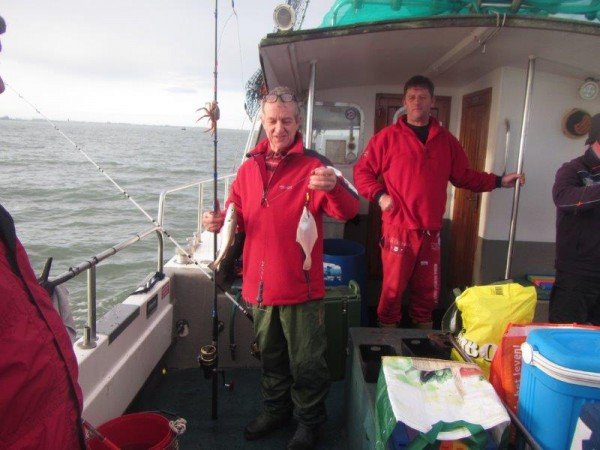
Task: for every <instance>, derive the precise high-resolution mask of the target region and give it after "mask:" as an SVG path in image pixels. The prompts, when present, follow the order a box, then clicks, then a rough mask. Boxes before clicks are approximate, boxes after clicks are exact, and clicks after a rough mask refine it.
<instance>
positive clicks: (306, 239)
mask: <svg viewBox="0 0 600 450" xmlns="http://www.w3.org/2000/svg"><path fill="white" fill-rule="evenodd" d="M317 237H318V233H317V223H316V222H315V218H314V217H313V215H312V214H311V213H310V211H309V210H308V208H307V207H306V206H304V209H303V210H302V215H301V216H300V221H299V222H298V229H297V230H296V242H297V243H298V244H300V247H302V251H303V252H304V264H303V265H302V269H304V270H310V267H311V266H312V261H311V259H310V254H311V252H312V249H313V247H314V245H315V242H317Z"/></svg>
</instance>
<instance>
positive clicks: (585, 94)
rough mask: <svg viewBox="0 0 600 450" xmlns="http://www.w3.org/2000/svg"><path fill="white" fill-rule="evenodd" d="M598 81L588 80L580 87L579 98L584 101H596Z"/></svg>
mask: <svg viewBox="0 0 600 450" xmlns="http://www.w3.org/2000/svg"><path fill="white" fill-rule="evenodd" d="M598 90H599V87H598V80H595V79H593V78H588V79H586V80H585V82H584V83H583V84H582V85H581V86H580V87H579V96H580V97H581V98H582V99H584V100H594V99H595V98H596V97H597V96H598Z"/></svg>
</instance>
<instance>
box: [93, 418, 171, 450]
mask: <svg viewBox="0 0 600 450" xmlns="http://www.w3.org/2000/svg"><path fill="white" fill-rule="evenodd" d="M98 432H100V433H101V434H102V435H103V436H104V437H105V438H107V439H108V440H110V441H111V442H112V443H113V444H115V445H116V446H117V447H119V448H120V449H121V450H163V449H176V448H178V445H177V439H176V434H175V432H174V431H173V430H171V427H170V426H169V421H168V420H167V419H166V418H165V417H163V416H161V415H160V414H155V413H134V414H126V415H124V416H121V417H117V418H115V419H112V420H109V421H108V422H106V423H104V424H102V425H100V426H99V427H98ZM87 444H88V448H89V449H90V450H106V449H107V448H108V447H107V446H106V445H104V444H103V443H102V442H101V441H100V439H99V438H98V437H94V438H92V439H90V440H88V441H87Z"/></svg>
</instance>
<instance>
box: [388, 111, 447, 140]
mask: <svg viewBox="0 0 600 450" xmlns="http://www.w3.org/2000/svg"><path fill="white" fill-rule="evenodd" d="M396 127H397V128H398V129H399V130H400V131H401V132H402V133H410V134H411V135H414V133H413V131H412V130H411V129H410V127H409V126H408V125H407V124H406V114H402V115H401V116H400V117H398V120H397V121H396ZM441 129H442V126H441V125H440V122H439V121H438V120H437V119H436V118H435V117H433V116H429V134H428V136H427V142H429V141H430V140H432V139H433V138H434V137H436V136H437V135H438V134H439V133H440V131H441Z"/></svg>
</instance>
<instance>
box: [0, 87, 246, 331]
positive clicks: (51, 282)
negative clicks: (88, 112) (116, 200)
mask: <svg viewBox="0 0 600 450" xmlns="http://www.w3.org/2000/svg"><path fill="white" fill-rule="evenodd" d="M5 85H6V86H8V87H9V88H10V89H11V90H12V91H13V92H14V93H15V94H16V95H17V96H18V97H19V98H20V99H21V100H23V101H24V102H25V103H27V104H28V105H29V106H31V107H32V108H33V109H34V110H35V111H36V112H37V113H38V114H39V115H40V116H41V117H42V118H43V119H44V120H45V121H46V122H48V123H49V124H50V126H52V128H54V129H55V130H56V131H57V132H58V133H59V134H60V135H61V136H62V137H64V138H65V139H66V140H67V142H69V143H70V144H71V145H73V146H74V147H75V149H77V150H78V151H80V152H81V153H82V154H84V155H85V157H86V159H87V160H88V161H90V162H91V163H92V164H93V165H94V166H95V167H96V168H97V169H98V171H99V172H100V173H101V174H102V175H103V176H104V177H106V178H108V179H109V180H110V181H111V183H112V184H113V185H115V186H116V187H117V189H118V190H119V191H120V192H121V193H122V194H123V195H124V197H125V198H126V199H128V200H129V201H131V202H132V203H133V204H134V205H135V206H136V208H137V209H139V210H140V211H141V212H142V214H144V216H145V217H146V218H147V219H148V220H149V221H150V222H152V224H154V226H156V227H157V229H158V231H160V232H161V233H163V234H164V235H165V236H167V237H168V238H169V240H170V241H171V242H173V244H175V247H177V248H178V249H179V250H180V251H181V252H182V253H183V254H185V255H186V256H187V257H188V258H189V260H190V261H191V262H193V263H194V264H195V265H196V266H197V267H198V268H199V269H200V271H201V272H202V273H203V274H204V275H205V276H206V277H207V278H208V279H209V280H211V281H212V280H213V279H214V278H215V277H213V275H212V274H211V273H209V272H207V271H206V270H205V269H204V268H203V267H202V265H201V264H200V263H199V262H198V260H196V258H195V257H194V255H192V254H190V253H188V251H187V250H186V249H185V248H184V247H182V246H181V245H180V244H179V243H178V242H177V241H176V240H175V238H173V237H172V236H171V234H170V233H169V232H168V230H166V229H165V228H164V227H163V226H162V225H159V224H158V222H156V220H154V219H153V218H152V216H150V214H148V213H147V212H146V211H145V210H144V209H143V208H142V207H141V206H140V205H139V203H137V202H136V201H135V199H134V198H133V197H132V196H131V195H130V194H129V193H128V192H127V191H126V190H125V189H123V188H122V187H121V186H120V185H119V184H118V183H117V182H116V181H115V180H114V179H113V178H112V177H111V176H110V175H109V174H108V172H106V170H105V169H103V168H102V167H101V166H100V165H99V164H97V163H96V162H95V161H94V160H93V159H92V158H91V157H90V156H89V155H88V154H87V153H85V151H84V150H83V149H82V148H81V146H79V145H77V144H76V143H75V142H74V141H73V140H72V139H71V138H70V137H69V136H67V135H66V134H65V133H64V132H63V131H62V130H61V129H60V128H59V127H58V126H57V125H56V124H55V123H54V122H52V120H50V119H49V118H48V117H47V116H46V115H45V114H44V113H42V112H41V111H40V110H39V109H38V108H37V107H36V106H35V105H34V104H33V103H31V102H30V101H29V100H27V99H26V98H25V97H24V96H23V95H21V94H20V93H19V92H17V91H16V90H15V88H13V87H12V86H11V85H9V84H8V83H5ZM94 259H98V256H94V257H92V260H94ZM87 264H89V263H87ZM87 264H86V267H85V268H87ZM75 269H77V270H74V271H71V273H72V276H71V277H70V278H72V277H73V276H76V275H78V274H79V273H81V271H83V270H84V269H81V270H79V269H78V268H75ZM68 279H69V278H66V279H64V278H63V277H59V280H49V281H48V285H49V286H51V287H54V286H57V285H58V284H62V283H63V282H65V281H67V280H68ZM217 286H218V288H219V289H220V290H221V291H222V292H223V294H225V297H227V299H228V300H229V301H231V302H232V303H233V304H234V305H235V306H236V307H237V308H238V309H239V310H240V312H241V313H242V314H243V315H244V316H245V317H246V318H248V319H249V320H250V321H253V320H254V319H253V317H252V313H251V312H250V311H248V309H247V308H246V307H245V306H244V305H242V304H241V303H240V302H238V301H237V300H236V298H235V297H234V296H233V295H231V294H230V293H229V292H228V291H227V289H226V287H224V286H221V285H217Z"/></svg>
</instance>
